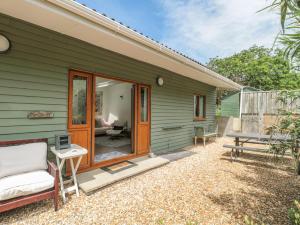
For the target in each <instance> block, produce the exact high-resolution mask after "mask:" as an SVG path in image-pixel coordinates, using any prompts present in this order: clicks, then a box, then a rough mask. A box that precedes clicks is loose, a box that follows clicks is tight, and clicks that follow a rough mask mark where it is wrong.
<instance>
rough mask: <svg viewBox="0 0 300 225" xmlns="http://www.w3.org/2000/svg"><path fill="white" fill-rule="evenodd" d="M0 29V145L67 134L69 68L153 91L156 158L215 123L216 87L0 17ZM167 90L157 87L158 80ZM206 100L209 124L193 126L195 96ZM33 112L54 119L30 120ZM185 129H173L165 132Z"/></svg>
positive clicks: (190, 139)
mask: <svg viewBox="0 0 300 225" xmlns="http://www.w3.org/2000/svg"><path fill="white" fill-rule="evenodd" d="M0 30H1V32H3V33H4V34H5V35H7V36H8V37H9V39H10V40H11V42H12V49H11V51H10V52H9V53H8V54H5V55H1V56H0V59H1V60H0V80H1V82H0V140H13V139H27V138H40V137H47V138H49V140H50V143H53V141H54V135H55V134H57V133H60V132H64V131H66V129H67V98H68V89H67V86H68V83H67V79H68V78H67V74H68V70H69V69H71V68H74V69H81V70H86V71H91V72H99V73H102V74H107V75H111V76H114V77H119V78H125V79H130V80H134V81H137V82H140V83H144V84H149V85H151V86H152V99H151V100H152V102H151V103H152V104H151V111H152V118H151V148H152V150H153V151H154V152H155V153H161V152H165V151H169V150H174V149H179V148H182V147H185V146H187V145H191V144H192V135H193V127H194V125H196V124H197V125H198V124H203V125H207V124H208V123H211V122H213V121H214V119H215V109H216V106H215V102H216V101H215V99H216V89H215V87H212V86H209V85H206V84H203V83H201V82H196V81H194V80H191V79H189V78H185V77H182V76H179V75H177V74H174V73H172V72H170V71H167V70H164V69H161V68H159V67H156V66H153V65H150V64H147V63H143V62H139V61H137V60H133V59H130V58H128V57H125V56H122V55H119V54H116V53H114V52H111V51H108V50H105V49H102V48H98V47H95V46H93V45H90V44H88V43H85V42H82V41H79V40H77V39H74V38H70V37H67V36H65V35H62V34H58V33H56V32H53V31H49V30H46V29H44V28H40V27H38V26H35V25H31V24H28V23H25V22H23V21H20V20H17V19H14V18H10V17H7V16H5V15H1V14H0ZM158 75H159V76H162V77H164V79H165V85H164V86H163V87H158V86H157V85H156V77H157V76H158ZM194 93H201V94H206V96H207V113H206V115H207V120H206V121H203V122H194V121H193V94H194ZM32 110H45V111H53V112H54V118H53V119H41V120H29V119H27V114H28V112H30V111H32ZM170 125H172V126H173V125H183V127H182V128H180V129H176V130H163V127H165V126H170Z"/></svg>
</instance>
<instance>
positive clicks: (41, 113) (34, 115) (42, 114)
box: [27, 111, 54, 119]
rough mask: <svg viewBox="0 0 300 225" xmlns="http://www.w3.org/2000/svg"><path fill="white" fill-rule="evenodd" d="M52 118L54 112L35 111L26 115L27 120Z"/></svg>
mask: <svg viewBox="0 0 300 225" xmlns="http://www.w3.org/2000/svg"><path fill="white" fill-rule="evenodd" d="M53 117H54V112H44V111H36V112H29V113H28V115H27V118H28V119H51V118H53Z"/></svg>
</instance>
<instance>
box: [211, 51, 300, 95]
mask: <svg viewBox="0 0 300 225" xmlns="http://www.w3.org/2000/svg"><path fill="white" fill-rule="evenodd" d="M283 56H284V52H283V51H282V50H280V49H275V50H271V49H268V48H265V47H258V46H253V47H251V48H249V49H247V50H243V51H241V52H239V53H236V54H234V55H232V56H229V57H225V58H220V57H216V58H212V59H210V61H209V63H208V64H207V66H208V67H209V68H210V69H212V70H214V71H216V72H218V73H220V74H222V75H224V76H226V77H228V78H230V79H231V80H233V81H235V82H237V83H239V84H241V85H244V86H251V87H255V88H258V89H262V90H273V89H276V90H279V89H287V90H291V89H298V88H300V74H299V73H297V72H295V71H292V70H291V68H290V64H289V62H288V60H286V59H285V58H284V57H283Z"/></svg>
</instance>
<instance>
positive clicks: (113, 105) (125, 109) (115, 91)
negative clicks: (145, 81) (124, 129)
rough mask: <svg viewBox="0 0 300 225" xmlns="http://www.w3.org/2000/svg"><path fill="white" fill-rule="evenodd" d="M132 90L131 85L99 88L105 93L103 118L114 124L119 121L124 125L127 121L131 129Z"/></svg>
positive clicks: (123, 84)
mask: <svg viewBox="0 0 300 225" xmlns="http://www.w3.org/2000/svg"><path fill="white" fill-rule="evenodd" d="M131 88H132V84H129V83H120V84H115V85H112V86H107V87H101V88H97V90H100V91H103V115H102V116H103V119H104V120H105V121H107V122H109V123H112V122H114V121H115V120H119V121H120V122H121V123H122V124H123V123H125V122H126V121H127V124H128V127H129V128H130V127H131ZM120 96H123V98H121V97H120Z"/></svg>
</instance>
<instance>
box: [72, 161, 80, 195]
mask: <svg viewBox="0 0 300 225" xmlns="http://www.w3.org/2000/svg"><path fill="white" fill-rule="evenodd" d="M70 164H71V170H72V177H73V181H74V186H75V191H76V195H77V197H78V196H79V191H78V184H77V179H76V171H75V168H74V162H73V159H70ZM76 166H77V165H76Z"/></svg>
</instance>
